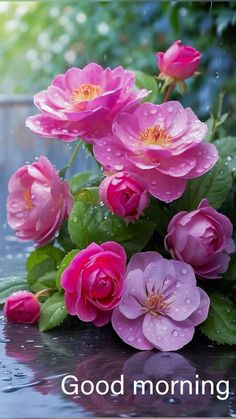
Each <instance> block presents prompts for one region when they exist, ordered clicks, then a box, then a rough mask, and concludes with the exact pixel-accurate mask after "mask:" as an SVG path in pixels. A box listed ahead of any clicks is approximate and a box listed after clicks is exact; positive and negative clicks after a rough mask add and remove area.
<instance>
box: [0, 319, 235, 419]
mask: <svg viewBox="0 0 236 419" xmlns="http://www.w3.org/2000/svg"><path fill="white" fill-rule="evenodd" d="M1 328H2V333H1V334H0V337H1V342H0V355H1V358H0V359H1V364H0V403H1V407H2V406H3V409H5V410H4V413H5V415H4V417H6V418H7V417H9V416H11V417H17V416H18V415H17V412H18V410H17V405H18V403H19V402H20V400H22V398H24V400H26V399H28V400H30V404H31V405H32V403H33V405H34V408H35V409H37V408H39V407H40V412H41V413H40V414H41V415H42V417H43V416H49V415H50V409H52V408H53V406H54V404H55V406H56V407H57V409H58V411H60V416H63V412H64V416H70V417H75V416H77V417H78V416H85V415H87V416H91V415H98V416H99V415H103V416H104V415H108V416H109V415H110V416H124V415H128V416H137V415H143V416H183V415H184V416H192V415H198V416H235V415H236V411H235V396H234V391H233V388H235V376H234V370H235V364H236V356H235V353H234V352H231V351H227V356H225V355H226V350H225V349H223V350H222V348H217V347H212V346H211V347H208V348H207V347H206V345H204V346H202V347H201V346H200V347H199V346H198V347H194V346H192V348H191V349H190V350H189V351H186V350H185V351H183V352H181V353H175V352H170V353H161V352H154V351H151V352H133V351H131V350H130V349H129V348H128V347H127V346H125V345H123V344H122V343H121V342H119V341H118V340H116V339H115V336H114V335H113V332H112V330H111V329H110V327H109V326H108V327H105V328H103V329H95V328H93V327H92V326H91V327H88V326H87V325H85V326H84V325H80V324H79V323H78V324H76V328H75V327H72V326H70V327H69V326H68V330H63V332H62V331H58V332H57V331H54V332H52V333H47V334H46V333H44V334H42V333H39V331H38V330H37V328H35V327H28V326H23V325H12V324H10V323H6V322H5V320H3V319H2V325H1ZM91 342H93V344H91ZM203 350H204V356H203V353H202V351H203ZM68 374H73V375H75V376H76V377H78V388H79V393H78V395H72V396H68V395H65V394H63V392H62V390H61V381H62V379H63V377H64V376H65V375H68ZM121 374H123V375H124V389H125V391H124V395H118V396H117V395H112V394H111V392H110V391H109V392H108V394H106V395H104V396H101V395H99V394H97V392H94V393H93V394H92V395H90V396H87V395H84V394H82V392H81V391H80V390H81V383H82V382H83V381H84V380H91V381H92V382H93V383H94V384H96V383H97V382H98V381H99V380H106V381H107V382H108V383H109V385H110V384H111V383H112V382H113V381H114V380H117V379H120V377H121ZM196 374H198V375H199V377H200V378H199V379H201V380H212V381H213V383H214V384H216V383H217V382H218V381H219V380H227V379H229V380H230V384H231V393H230V397H229V399H228V400H218V399H217V397H216V396H217V393H216V394H215V395H214V396H212V395H211V394H210V388H209V387H206V394H205V396H202V395H196V394H195V390H196V389H195V381H196ZM134 380H150V381H151V382H153V383H154V384H155V383H156V382H157V381H158V380H166V381H167V382H170V381H171V380H189V381H190V382H191V383H192V385H193V395H189V394H188V391H187V387H186V391H184V394H180V391H179V389H178V387H177V388H176V391H175V394H174V395H173V394H171V393H170V392H168V393H167V394H165V395H163V396H160V395H158V394H157V393H156V392H154V394H150V392H149V391H146V394H145V395H143V394H142V389H141V387H140V389H139V388H138V386H137V394H134V391H133V382H134ZM222 391H223V388H222ZM12 392H13V394H12ZM45 397H46V398H47V399H45ZM42 398H43V400H44V403H43V405H42ZM53 403H54V404H53ZM35 412H36V410H35ZM30 415H31V416H32V411H31V413H29V416H30ZM54 415H56V413H55V410H54ZM29 416H27V413H25V417H29Z"/></svg>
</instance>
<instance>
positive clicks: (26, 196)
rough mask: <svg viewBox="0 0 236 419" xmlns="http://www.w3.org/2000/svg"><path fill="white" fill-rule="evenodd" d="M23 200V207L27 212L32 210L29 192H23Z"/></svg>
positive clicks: (32, 205)
mask: <svg viewBox="0 0 236 419" xmlns="http://www.w3.org/2000/svg"><path fill="white" fill-rule="evenodd" d="M24 200H25V207H26V209H27V210H29V211H30V210H32V209H33V208H34V204H33V201H32V198H31V193H30V191H29V190H25V191H24Z"/></svg>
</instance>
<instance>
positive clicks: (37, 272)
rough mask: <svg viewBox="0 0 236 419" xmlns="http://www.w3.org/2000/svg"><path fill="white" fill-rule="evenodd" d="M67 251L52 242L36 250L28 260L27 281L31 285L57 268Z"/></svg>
mask: <svg viewBox="0 0 236 419" xmlns="http://www.w3.org/2000/svg"><path fill="white" fill-rule="evenodd" d="M64 255H65V253H64V252H62V251H61V250H60V249H58V248H56V247H53V246H52V245H51V244H49V245H47V246H44V247H40V248H38V249H36V250H34V251H33V252H32V253H31V254H30V256H29V257H28V259H27V261H26V269H27V281H28V284H29V285H30V287H32V285H34V284H35V283H36V282H37V281H39V279H40V278H41V277H43V276H44V275H46V274H48V273H49V272H53V271H56V270H57V267H58V265H59V264H60V262H61V260H62V259H63V257H64Z"/></svg>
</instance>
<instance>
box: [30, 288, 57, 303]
mask: <svg viewBox="0 0 236 419" xmlns="http://www.w3.org/2000/svg"><path fill="white" fill-rule="evenodd" d="M50 291H54V288H45V289H44V290H41V291H38V292H37V293H36V294H35V295H34V296H35V298H37V300H38V299H39V298H40V297H47V296H48V294H49V293H50Z"/></svg>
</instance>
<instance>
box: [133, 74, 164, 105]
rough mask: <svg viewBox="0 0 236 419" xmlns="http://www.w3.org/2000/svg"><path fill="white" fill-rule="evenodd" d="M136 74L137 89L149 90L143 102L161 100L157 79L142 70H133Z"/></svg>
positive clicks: (157, 101)
mask: <svg viewBox="0 0 236 419" xmlns="http://www.w3.org/2000/svg"><path fill="white" fill-rule="evenodd" d="M135 74H136V86H137V87H138V88H139V89H147V90H151V93H149V95H148V96H146V97H145V98H144V99H143V101H144V102H153V103H159V102H160V100H161V95H160V92H159V88H158V84H157V80H156V79H155V77H153V76H150V75H149V74H145V73H143V72H142V71H137V70H136V71H135Z"/></svg>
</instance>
